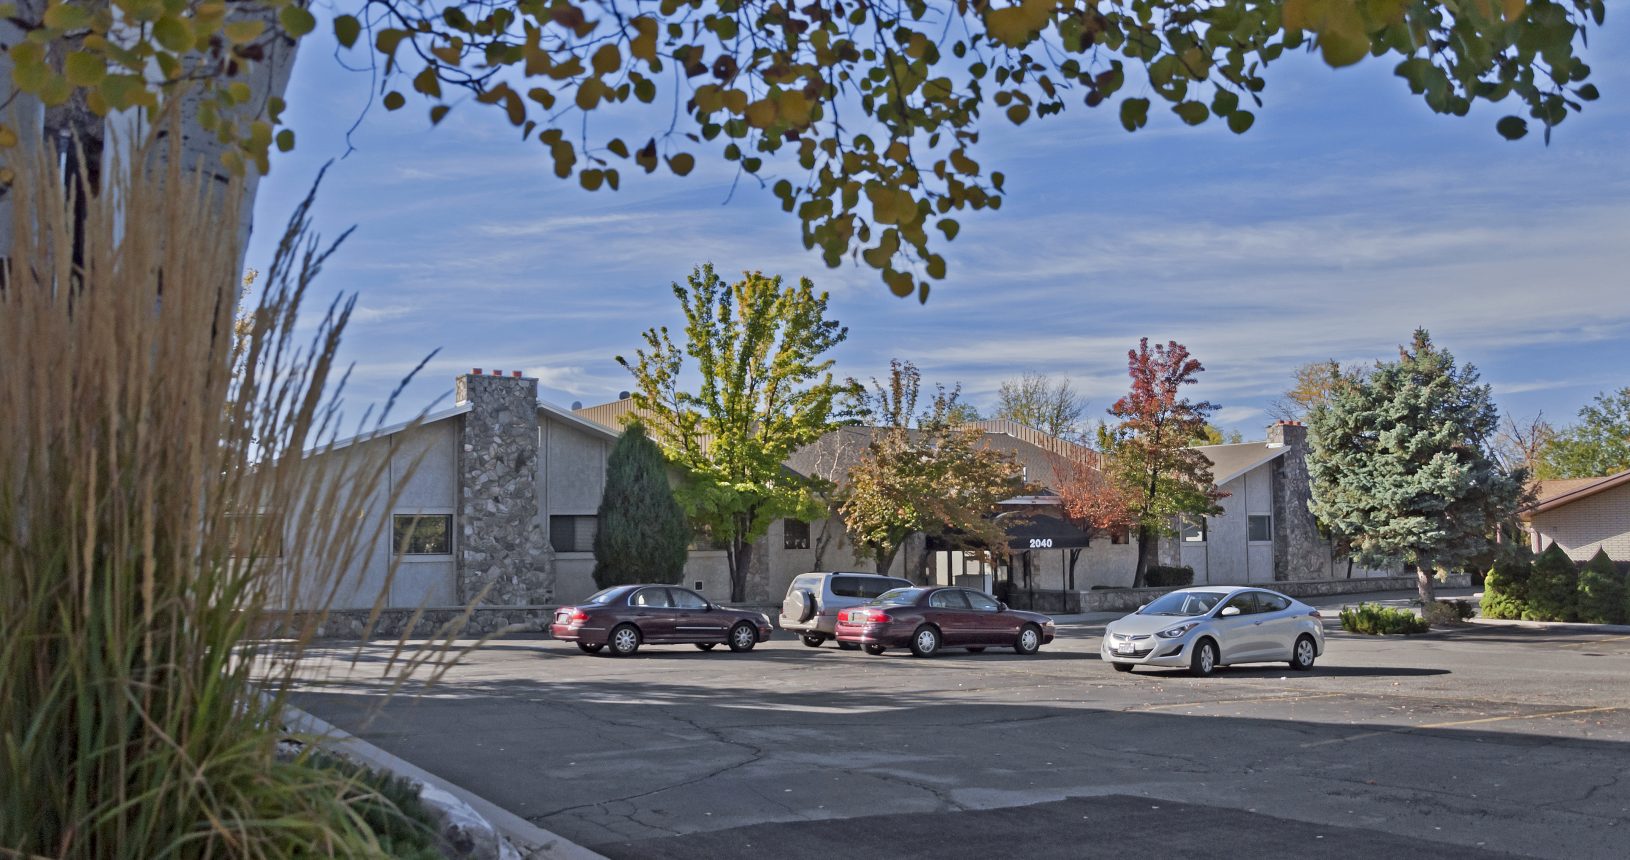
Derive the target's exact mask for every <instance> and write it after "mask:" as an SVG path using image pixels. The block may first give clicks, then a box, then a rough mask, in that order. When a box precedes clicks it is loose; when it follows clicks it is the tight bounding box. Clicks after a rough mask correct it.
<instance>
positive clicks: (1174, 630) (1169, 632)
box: [1155, 624, 1200, 639]
mask: <svg viewBox="0 0 1630 860" xmlns="http://www.w3.org/2000/svg"><path fill="white" fill-rule="evenodd" d="M1198 626H1200V625H1198V624H1179V625H1177V626H1176V627H1171V628H1167V629H1165V630H1162V631H1160V632H1159V633H1156V634H1155V635H1156V636H1159V637H1160V638H1162V639H1176V638H1177V637H1179V636H1182V635H1183V634H1184V633H1187V632H1189V631H1190V630H1193V629H1194V628H1196V627H1198Z"/></svg>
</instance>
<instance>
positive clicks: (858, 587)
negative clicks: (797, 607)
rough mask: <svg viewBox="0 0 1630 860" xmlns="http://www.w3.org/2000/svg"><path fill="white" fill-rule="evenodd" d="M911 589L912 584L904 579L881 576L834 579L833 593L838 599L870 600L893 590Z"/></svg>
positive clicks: (836, 577) (839, 577)
mask: <svg viewBox="0 0 1630 860" xmlns="http://www.w3.org/2000/svg"><path fill="white" fill-rule="evenodd" d="M910 587H911V583H909V582H906V581H905V580H903V579H887V578H884V577H881V576H834V577H832V593H833V594H835V595H837V596H838V597H862V598H865V599H867V600H870V599H872V598H874V597H879V596H881V595H882V594H883V593H884V592H886V591H889V590H891V589H896V588H910Z"/></svg>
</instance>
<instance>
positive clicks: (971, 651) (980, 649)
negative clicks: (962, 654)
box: [968, 645, 985, 654]
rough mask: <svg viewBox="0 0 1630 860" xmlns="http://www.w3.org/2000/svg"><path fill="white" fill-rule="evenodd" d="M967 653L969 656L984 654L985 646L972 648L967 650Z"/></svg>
mask: <svg viewBox="0 0 1630 860" xmlns="http://www.w3.org/2000/svg"><path fill="white" fill-rule="evenodd" d="M968 653H969V654H983V653H985V646H983V645H975V646H974V647H972V648H969V649H968Z"/></svg>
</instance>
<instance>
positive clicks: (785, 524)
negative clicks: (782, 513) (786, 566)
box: [781, 520, 809, 549]
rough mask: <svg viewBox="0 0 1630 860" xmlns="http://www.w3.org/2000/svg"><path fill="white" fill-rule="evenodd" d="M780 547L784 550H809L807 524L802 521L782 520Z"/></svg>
mask: <svg viewBox="0 0 1630 860" xmlns="http://www.w3.org/2000/svg"><path fill="white" fill-rule="evenodd" d="M781 545H782V548H784V549H809V523H806V522H804V521H803V520H782V522H781Z"/></svg>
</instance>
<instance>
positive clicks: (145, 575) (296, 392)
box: [0, 143, 387, 858]
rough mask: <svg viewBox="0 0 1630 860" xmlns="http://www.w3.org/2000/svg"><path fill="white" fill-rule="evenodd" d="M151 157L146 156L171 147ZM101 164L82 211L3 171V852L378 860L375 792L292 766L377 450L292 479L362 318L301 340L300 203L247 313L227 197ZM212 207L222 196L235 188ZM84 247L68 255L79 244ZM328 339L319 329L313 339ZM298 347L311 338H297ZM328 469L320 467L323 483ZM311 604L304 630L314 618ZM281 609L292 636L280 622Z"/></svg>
mask: <svg viewBox="0 0 1630 860" xmlns="http://www.w3.org/2000/svg"><path fill="white" fill-rule="evenodd" d="M151 146H152V144H151V143H150V144H149V145H148V147H143V148H138V150H137V152H136V154H134V155H132V156H131V157H130V161H131V163H136V164H144V163H156V160H149V159H147V158H146V155H145V154H144V152H146V151H149V150H150V147H151ZM179 162H180V159H179V158H170V159H169V160H168V163H169V165H171V167H169V168H165V169H157V170H156V173H158V174H159V175H144V172H143V171H131V170H128V169H127V166H126V165H117V164H116V165H113V166H112V167H111V169H109V170H108V171H107V173H106V175H107V176H108V177H110V178H109V179H107V180H105V186H104V188H103V189H102V190H101V193H100V194H98V195H95V196H92V197H91V198H90V199H89V200H88V201H87V203H88V205H87V206H86V207H85V211H86V212H87V214H86V216H85V218H84V221H83V223H79V224H76V221H75V215H74V208H75V207H74V202H73V199H72V198H73V196H74V195H75V194H80V193H83V190H82V189H74V190H73V193H71V194H64V192H63V179H62V177H61V175H60V174H59V172H58V170H57V168H56V166H55V165H54V164H52V163H50V162H49V161H46V160H44V159H41V160H39V161H37V162H34V163H32V164H22V165H15V164H14V166H15V167H17V168H18V169H17V178H16V181H15V183H14V184H13V186H12V188H11V189H10V192H9V193H10V195H11V197H12V200H13V205H14V206H16V207H17V209H16V211H17V217H16V218H14V219H13V221H14V223H15V224H16V225H18V227H17V229H16V231H15V235H14V237H13V248H14V252H13V257H12V258H11V259H10V260H7V261H5V268H4V271H3V273H0V274H3V280H0V855H6V854H12V855H20V856H35V855H38V856H46V857H75V858H80V857H83V858H91V857H95V858H103V857H131V858H163V857H296V856H298V857H310V856H336V857H367V856H379V855H381V854H382V853H384V849H383V848H382V846H381V843H380V842H379V841H378V840H377V839H376V837H375V836H374V834H373V832H372V831H371V830H370V828H369V827H368V826H367V825H366V823H365V821H364V818H365V815H366V814H369V813H370V810H372V811H373V812H377V811H378V807H379V805H380V804H384V803H387V802H386V801H383V800H382V799H381V798H380V797H379V795H378V794H377V793H375V792H374V791H373V790H372V789H370V788H368V787H366V786H364V785H362V784H361V783H360V782H359V780H358V779H357V778H355V777H353V776H347V775H345V774H343V773H341V772H339V771H337V770H335V769H333V768H322V767H316V766H313V762H312V761H311V760H310V758H309V749H310V748H309V747H308V748H307V749H308V752H306V753H302V754H300V755H296V756H290V755H287V754H285V755H282V756H280V755H279V754H278V741H279V738H280V737H281V736H282V732H281V730H280V726H279V716H280V710H281V708H282V706H283V699H284V696H285V694H286V691H287V690H288V689H289V686H290V683H291V679H292V677H293V673H294V671H295V668H294V667H295V661H296V659H297V658H298V657H299V655H300V651H301V649H302V648H303V646H304V644H305V643H306V642H307V641H309V638H310V635H311V628H312V625H313V624H315V623H317V619H318V618H319V615H318V614H315V613H313V614H308V615H303V616H297V617H296V620H295V621H293V622H290V621H288V619H284V620H283V621H282V622H281V623H282V624H283V627H282V628H281V629H282V630H283V634H284V636H285V638H284V639H282V640H279V641H275V642H269V641H259V640H257V639H255V638H254V636H255V634H256V633H257V632H258V631H261V630H263V629H266V625H267V624H269V623H270V621H269V616H271V615H272V614H273V613H275V612H276V610H277V609H279V608H280V607H282V606H283V605H285V604H284V601H286V600H288V599H289V597H290V595H302V596H303V597H302V599H301V603H302V605H304V606H306V607H311V606H318V607H320V606H324V605H326V604H325V603H324V602H323V601H324V600H325V596H331V594H332V589H333V587H334V585H333V583H334V581H335V579H334V578H333V576H332V574H333V573H335V572H337V571H339V570H341V569H343V567H344V566H345V564H346V563H347V561H348V560H349V558H350V557H351V555H353V554H354V553H356V552H357V551H358V550H359V548H361V547H364V546H365V545H366V544H368V543H369V542H371V541H373V540H376V539H378V537H379V535H378V533H377V530H376V529H373V528H369V527H368V526H367V525H366V524H365V523H362V521H361V520H360V519H359V511H360V505H361V504H362V503H363V502H364V501H365V499H366V497H367V496H368V494H369V493H370V492H371V491H372V489H373V488H374V487H376V486H378V485H379V477H380V476H379V474H378V471H377V469H376V467H375V466H371V465H369V464H366V463H361V464H353V467H352V468H353V469H354V474H349V475H346V476H345V479H344V480H312V479H311V478H312V476H310V475H305V476H302V474H301V463H302V457H301V452H302V449H303V448H305V447H307V446H309V445H311V444H313V441H314V440H322V439H324V438H327V439H330V440H331V439H332V438H333V436H334V432H333V431H334V426H333V425H334V423H335V422H336V420H337V413H336V411H335V409H334V408H333V407H332V406H331V405H330V404H332V402H333V401H332V400H325V398H324V391H325V389H330V388H332V387H333V385H334V384H335V383H337V382H338V381H339V380H336V379H332V378H331V377H333V376H335V368H334V364H333V360H334V354H335V349H336V347H337V345H338V343H339V336H340V332H341V330H342V329H343V328H344V325H345V322H346V318H347V316H348V314H349V312H350V306H349V305H348V304H345V303H337V304H335V305H332V306H330V307H329V308H328V309H327V313H326V315H325V316H324V317H323V318H322V320H321V322H320V323H319V324H317V325H316V326H315V328H314V329H313V328H310V327H308V328H307V329H305V331H306V332H307V334H306V335H302V336H301V338H300V339H299V340H297V339H296V337H295V319H296V315H297V312H298V311H299V308H300V304H301V300H302V298H303V296H304V293H305V291H306V288H307V286H308V284H310V282H311V280H312V278H313V277H315V276H316V274H317V272H318V270H319V269H320V268H321V266H322V263H323V261H324V259H325V257H326V256H327V254H328V253H329V252H330V251H331V250H332V246H323V245H321V244H319V243H318V242H317V240H315V239H314V238H311V237H309V236H308V235H307V225H308V217H309V209H310V204H311V200H310V199H309V198H308V199H307V201H306V202H305V204H304V205H302V206H301V207H300V209H299V210H298V211H297V212H296V214H295V216H294V218H293V220H292V222H291V223H290V226H289V229H288V232H287V233H286V234H285V236H284V238H283V242H282V245H281V246H280V248H279V249H278V252H277V255H276V258H275V260H274V261H273V262H272V264H271V265H270V266H269V267H267V270H266V272H265V275H264V277H263V278H262V281H261V285H260V287H259V290H260V293H261V295H262V299H261V300H260V302H259V303H258V305H257V306H255V307H254V309H253V310H252V311H250V315H249V316H248V317H247V318H246V319H244V320H243V322H242V324H241V325H237V326H235V320H234V312H235V310H236V309H237V306H238V298H239V290H240V279H241V273H240V272H239V271H237V266H238V261H239V259H240V255H239V249H238V248H237V247H235V241H236V240H235V230H234V225H233V224H232V219H230V218H221V217H217V215H216V213H219V212H236V211H237V205H236V201H235V200H233V199H231V198H232V197H233V196H234V195H235V194H236V193H237V192H236V190H235V189H231V188H225V189H223V188H220V187H219V186H205V185H204V184H202V183H201V182H200V181H199V180H198V179H196V178H194V177H191V176H186V175H182V174H181V173H180V172H178V169H177V168H175V167H174V165H176V164H179ZM223 195H224V197H223ZM76 239H77V240H79V247H80V248H81V250H80V251H79V252H78V254H77V255H76V251H75V248H76ZM313 331H314V335H313V334H311V332H313ZM308 338H309V339H308ZM330 477H332V476H330ZM301 618H303V619H305V620H304V621H300V620H299V619H301ZM291 625H292V626H291Z"/></svg>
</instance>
